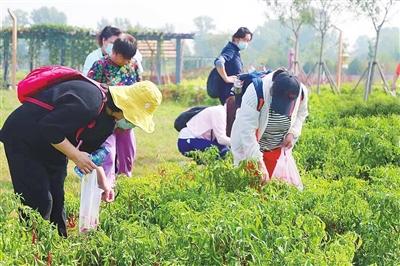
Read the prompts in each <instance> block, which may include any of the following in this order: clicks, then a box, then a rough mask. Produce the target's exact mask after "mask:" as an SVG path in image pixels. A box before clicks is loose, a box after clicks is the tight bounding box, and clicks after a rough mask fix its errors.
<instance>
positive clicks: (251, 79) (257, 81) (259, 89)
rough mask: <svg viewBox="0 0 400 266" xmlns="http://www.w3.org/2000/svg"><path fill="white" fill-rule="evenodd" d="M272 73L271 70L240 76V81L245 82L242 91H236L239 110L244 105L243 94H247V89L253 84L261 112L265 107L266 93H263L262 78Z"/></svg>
mask: <svg viewBox="0 0 400 266" xmlns="http://www.w3.org/2000/svg"><path fill="white" fill-rule="evenodd" d="M271 72H272V71H271V70H267V71H253V72H251V73H245V74H240V75H238V78H239V80H241V81H243V86H242V88H241V89H239V91H237V92H236V91H234V94H235V104H236V107H237V108H239V107H240V105H241V104H242V97H243V94H244V93H245V92H246V90H247V87H249V85H250V84H251V83H253V84H254V88H255V90H256V93H257V99H258V103H257V111H260V110H261V108H262V107H263V105H264V93H263V81H262V78H263V77H264V76H265V75H267V74H269V73H271Z"/></svg>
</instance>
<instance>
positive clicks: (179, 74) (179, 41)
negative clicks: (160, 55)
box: [175, 38, 183, 84]
mask: <svg viewBox="0 0 400 266" xmlns="http://www.w3.org/2000/svg"><path fill="white" fill-rule="evenodd" d="M175 52H176V63H175V64H176V65H175V83H176V84H179V83H180V82H181V79H182V68H183V56H182V55H183V49H182V39H181V38H176V50H175Z"/></svg>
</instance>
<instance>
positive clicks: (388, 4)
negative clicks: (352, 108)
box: [350, 0, 396, 100]
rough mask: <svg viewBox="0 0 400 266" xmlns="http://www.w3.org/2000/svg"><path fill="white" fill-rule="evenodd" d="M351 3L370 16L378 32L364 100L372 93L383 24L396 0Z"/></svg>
mask: <svg viewBox="0 0 400 266" xmlns="http://www.w3.org/2000/svg"><path fill="white" fill-rule="evenodd" d="M350 4H351V5H352V6H354V7H355V8H356V10H357V11H358V12H359V13H362V14H364V15H365V16H366V17H369V18H370V19H371V22H372V25H373V26H374V29H375V34H376V35H375V45H374V48H373V54H372V62H369V66H368V76H367V83H366V86H365V93H364V100H368V96H369V94H370V93H371V88H372V82H373V78H374V70H375V65H376V64H377V62H376V58H377V53H378V44H379V37H380V33H381V30H382V27H383V24H385V22H387V21H388V18H389V17H390V16H389V12H390V11H391V9H392V7H393V5H394V1H393V0H350ZM392 11H393V9H392ZM393 13H396V12H393Z"/></svg>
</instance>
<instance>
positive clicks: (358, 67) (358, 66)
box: [346, 57, 363, 75]
mask: <svg viewBox="0 0 400 266" xmlns="http://www.w3.org/2000/svg"><path fill="white" fill-rule="evenodd" d="M362 71H363V65H362V62H361V60H360V59H358V58H357V57H356V58H354V59H353V60H352V61H351V62H350V64H349V68H348V69H347V71H346V73H347V74H349V75H360V74H361V73H362Z"/></svg>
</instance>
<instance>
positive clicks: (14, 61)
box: [8, 9, 17, 90]
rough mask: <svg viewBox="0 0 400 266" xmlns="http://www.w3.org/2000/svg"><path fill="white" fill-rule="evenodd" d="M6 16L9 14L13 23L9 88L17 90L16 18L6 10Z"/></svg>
mask: <svg viewBox="0 0 400 266" xmlns="http://www.w3.org/2000/svg"><path fill="white" fill-rule="evenodd" d="M8 14H10V17H11V19H12V21H13V25H12V34H11V36H12V37H11V40H12V58H11V65H12V67H11V88H12V89H14V90H15V89H16V88H17V80H16V72H17V17H16V16H15V15H14V13H13V12H12V11H11V10H10V9H8Z"/></svg>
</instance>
